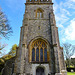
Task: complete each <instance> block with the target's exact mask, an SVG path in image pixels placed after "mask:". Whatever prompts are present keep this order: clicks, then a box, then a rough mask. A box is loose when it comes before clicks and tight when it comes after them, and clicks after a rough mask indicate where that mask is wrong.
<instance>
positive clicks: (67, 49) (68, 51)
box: [63, 43, 75, 67]
mask: <svg viewBox="0 0 75 75" xmlns="http://www.w3.org/2000/svg"><path fill="white" fill-rule="evenodd" d="M63 51H64V58H65V59H66V65H67V66H68V67H70V58H71V56H72V55H73V54H74V52H75V46H74V45H72V44H69V43H63Z"/></svg>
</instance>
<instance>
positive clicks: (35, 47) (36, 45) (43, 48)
mask: <svg viewBox="0 0 75 75" xmlns="http://www.w3.org/2000/svg"><path fill="white" fill-rule="evenodd" d="M31 46H32V47H31V62H47V61H48V59H47V44H46V42H45V41H43V40H36V41H34V42H33V43H32V45H31Z"/></svg>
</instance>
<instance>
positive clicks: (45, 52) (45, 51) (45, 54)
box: [44, 48, 47, 61]
mask: <svg viewBox="0 0 75 75" xmlns="http://www.w3.org/2000/svg"><path fill="white" fill-rule="evenodd" d="M44 57H45V61H47V49H46V48H45V49H44Z"/></svg>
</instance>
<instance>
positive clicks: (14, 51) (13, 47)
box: [9, 44, 17, 58]
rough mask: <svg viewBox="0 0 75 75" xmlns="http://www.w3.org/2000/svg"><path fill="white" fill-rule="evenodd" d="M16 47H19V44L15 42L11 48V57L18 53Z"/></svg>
mask: <svg viewBox="0 0 75 75" xmlns="http://www.w3.org/2000/svg"><path fill="white" fill-rule="evenodd" d="M16 48H17V45H16V44H14V45H13V46H12V48H11V51H10V52H9V57H10V58H11V57H14V56H15V55H16Z"/></svg>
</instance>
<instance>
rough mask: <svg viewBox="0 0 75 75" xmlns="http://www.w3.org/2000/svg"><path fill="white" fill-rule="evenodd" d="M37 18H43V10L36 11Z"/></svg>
mask: <svg viewBox="0 0 75 75" xmlns="http://www.w3.org/2000/svg"><path fill="white" fill-rule="evenodd" d="M36 18H43V10H42V9H41V8H38V9H37V10H36Z"/></svg>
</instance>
